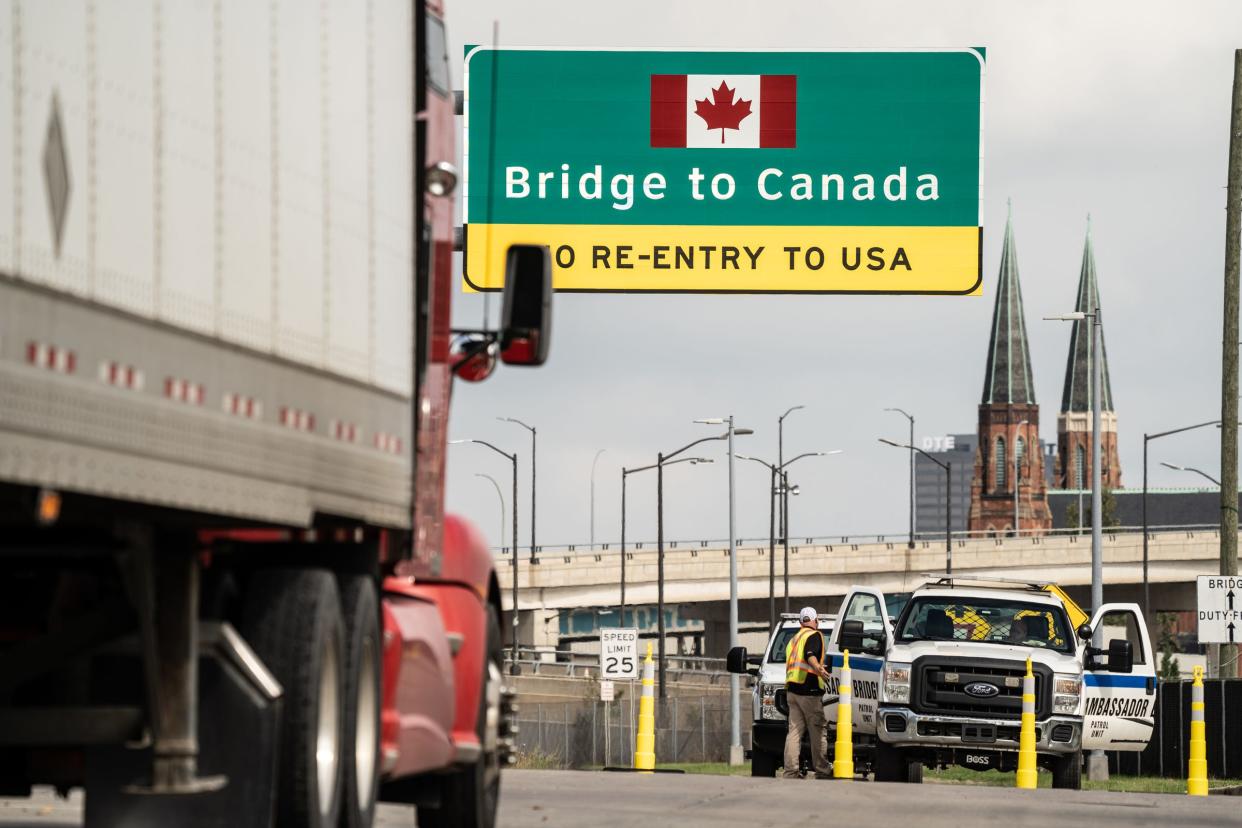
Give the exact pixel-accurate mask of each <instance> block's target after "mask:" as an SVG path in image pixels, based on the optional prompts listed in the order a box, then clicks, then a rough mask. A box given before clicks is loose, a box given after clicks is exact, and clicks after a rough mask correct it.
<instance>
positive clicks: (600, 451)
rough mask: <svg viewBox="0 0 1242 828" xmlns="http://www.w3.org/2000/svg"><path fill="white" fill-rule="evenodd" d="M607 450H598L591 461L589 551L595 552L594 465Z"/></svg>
mask: <svg viewBox="0 0 1242 828" xmlns="http://www.w3.org/2000/svg"><path fill="white" fill-rule="evenodd" d="M606 451H608V449H600V450H599V451H597V452H595V459H594V460H592V461H591V551H592V552H594V551H595V464H596V463H598V462H599V456H600V455H601V454H603V453H604V452H606Z"/></svg>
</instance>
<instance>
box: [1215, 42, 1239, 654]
mask: <svg viewBox="0 0 1242 828" xmlns="http://www.w3.org/2000/svg"><path fill="white" fill-rule="evenodd" d="M1225 192H1226V196H1225V330H1224V341H1223V342H1222V343H1221V344H1222V346H1223V347H1222V354H1223V357H1224V359H1223V360H1222V363H1221V374H1222V376H1221V415H1220V419H1221V423H1220V480H1221V486H1220V574H1221V575H1237V574H1238V246H1239V236H1242V49H1236V50H1234V53H1233V106H1232V109H1231V113H1230V118H1229V178H1228V185H1227V187H1226V190H1225ZM1221 649H1222V651H1223V652H1222V657H1221V659H1220V677H1221V678H1233V677H1235V676H1237V674H1238V661H1237V653H1238V649H1237V646H1236V645H1224V646H1222V648H1221Z"/></svg>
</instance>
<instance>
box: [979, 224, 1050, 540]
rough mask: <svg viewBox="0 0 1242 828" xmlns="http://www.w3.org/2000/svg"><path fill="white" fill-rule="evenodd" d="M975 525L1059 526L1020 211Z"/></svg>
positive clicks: (996, 331)
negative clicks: (1047, 460)
mask: <svg viewBox="0 0 1242 828" xmlns="http://www.w3.org/2000/svg"><path fill="white" fill-rule="evenodd" d="M1015 460H1016V461H1017V462H1016V463H1015ZM968 525H969V528H970V529H971V531H976V532H994V533H1009V532H1012V531H1014V529H1015V528H1018V529H1020V530H1021V531H1024V532H1031V531H1035V532H1042V531H1044V530H1046V529H1050V528H1051V527H1052V513H1051V512H1049V511H1048V497H1047V485H1046V483H1045V482H1044V458H1043V452H1042V451H1041V449H1040V447H1039V405H1038V404H1036V402H1035V384H1034V381H1033V377H1032V372H1031V350H1030V347H1029V346H1028V345H1027V341H1026V314H1025V312H1024V310H1023V307H1022V285H1021V284H1020V283H1019V281H1018V251H1017V245H1015V244H1014V240H1013V210H1012V205H1011V207H1010V214H1009V217H1008V218H1007V219H1006V221H1005V240H1004V244H1003V245H1002V246H1001V260H1000V276H999V278H998V279H997V285H996V305H995V307H994V308H993V309H992V330H991V335H990V338H989V339H988V363H987V371H986V373H985V374H984V377H983V400H982V402H981V403H980V404H979V447H978V449H977V450H976V452H975V469H974V478H973V480H972V481H971V486H970V519H969V523H968Z"/></svg>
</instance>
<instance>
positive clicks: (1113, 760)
mask: <svg viewBox="0 0 1242 828" xmlns="http://www.w3.org/2000/svg"><path fill="white" fill-rule="evenodd" d="M1190 686H1191V682H1189V681H1162V682H1160V684H1159V689H1158V691H1157V692H1158V693H1159V697H1158V699H1157V704H1156V711H1155V712H1156V727H1155V732H1154V733H1152V738H1151V741H1150V742H1148V744H1147V748H1146V749H1145V750H1142V751H1135V752H1132V753H1131V752H1127V753H1109V754H1108V765H1109V770H1110V771H1111V772H1112V773H1127V774H1136V775H1139V774H1145V775H1148V776H1165V777H1174V778H1183V779H1184V778H1185V777H1186V763H1187V760H1188V759H1189V758H1190V695H1191V692H1190ZM1203 701H1204V705H1203V707H1204V717H1203V718H1204V730H1205V731H1206V735H1207V762H1208V776H1210V777H1212V778H1214V779H1234V778H1238V777H1240V776H1242V679H1204V680H1203Z"/></svg>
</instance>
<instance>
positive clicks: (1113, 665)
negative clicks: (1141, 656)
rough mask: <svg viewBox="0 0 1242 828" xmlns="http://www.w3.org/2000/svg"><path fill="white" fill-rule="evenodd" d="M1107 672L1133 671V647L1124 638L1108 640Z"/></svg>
mask: <svg viewBox="0 0 1242 828" xmlns="http://www.w3.org/2000/svg"><path fill="white" fill-rule="evenodd" d="M1108 672H1110V673H1132V672H1134V647H1133V646H1132V645H1131V644H1130V642H1129V641H1126V640H1125V639H1124V638H1114V639H1113V640H1112V641H1110V642H1108Z"/></svg>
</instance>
